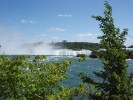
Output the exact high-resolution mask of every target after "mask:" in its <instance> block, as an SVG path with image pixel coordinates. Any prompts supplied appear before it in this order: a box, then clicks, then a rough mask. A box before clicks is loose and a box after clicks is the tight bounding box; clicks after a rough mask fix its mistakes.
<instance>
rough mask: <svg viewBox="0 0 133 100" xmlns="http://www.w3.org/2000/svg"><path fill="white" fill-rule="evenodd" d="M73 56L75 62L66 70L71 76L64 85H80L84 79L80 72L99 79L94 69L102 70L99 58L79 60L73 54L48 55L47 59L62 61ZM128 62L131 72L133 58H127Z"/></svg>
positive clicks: (129, 71)
mask: <svg viewBox="0 0 133 100" xmlns="http://www.w3.org/2000/svg"><path fill="white" fill-rule="evenodd" d="M73 58H74V59H75V62H74V63H72V64H71V65H70V66H69V67H68V71H67V72H66V74H67V75H68V76H69V78H68V79H67V80H65V81H63V82H62V84H63V85H65V86H67V87H74V86H77V85H79V84H80V83H81V82H82V80H81V79H80V77H79V74H80V73H85V74H86V75H87V76H89V77H91V78H93V79H96V80H99V79H98V78H97V77H95V75H94V74H93V71H100V70H102V67H101V66H102V64H101V62H100V60H99V59H93V58H86V60H85V61H83V62H79V61H78V59H79V58H76V57H73V56H47V61H48V62H51V61H61V60H63V59H73ZM127 62H128V65H129V68H128V73H131V72H132V71H133V60H127Z"/></svg>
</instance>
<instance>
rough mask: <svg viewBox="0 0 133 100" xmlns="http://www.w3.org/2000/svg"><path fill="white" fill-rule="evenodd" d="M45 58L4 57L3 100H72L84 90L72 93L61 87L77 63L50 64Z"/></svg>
mask: <svg viewBox="0 0 133 100" xmlns="http://www.w3.org/2000/svg"><path fill="white" fill-rule="evenodd" d="M44 59H46V57H45V56H16V57H9V56H6V55H0V99H1V100H56V99H57V100H61V99H72V96H73V95H75V92H76V91H80V90H81V88H78V87H77V88H73V89H69V88H66V87H64V86H63V85H62V84H61V81H63V80H65V79H66V78H67V75H66V74H65V73H66V71H67V69H68V66H69V65H70V64H71V63H72V61H73V60H70V61H68V60H64V61H62V62H53V63H48V62H45V61H43V60H44Z"/></svg>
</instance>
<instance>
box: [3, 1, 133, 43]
mask: <svg viewBox="0 0 133 100" xmlns="http://www.w3.org/2000/svg"><path fill="white" fill-rule="evenodd" d="M108 2H109V4H110V5H111V6H112V8H113V18H114V21H115V25H116V26H117V27H119V28H120V29H121V31H122V29H123V28H128V29H129V32H128V33H129V35H130V36H133V6H132V5H133V1H132V0H108ZM103 11H104V0H0V44H2V43H3V42H7V43H9V42H12V41H14V43H18V42H25V43H27V42H40V41H42V42H46V43H47V42H51V41H55V42H58V41H62V40H67V41H70V42H73V41H82V42H98V41H99V40H97V36H99V35H102V32H101V31H100V29H99V26H98V24H99V23H98V22H97V21H95V19H92V18H91V16H92V15H103ZM130 36H127V42H126V45H131V44H133V38H131V37H130Z"/></svg>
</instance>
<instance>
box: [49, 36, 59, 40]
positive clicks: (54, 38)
mask: <svg viewBox="0 0 133 100" xmlns="http://www.w3.org/2000/svg"><path fill="white" fill-rule="evenodd" d="M49 38H50V39H53V40H58V39H59V37H55V36H53V37H49Z"/></svg>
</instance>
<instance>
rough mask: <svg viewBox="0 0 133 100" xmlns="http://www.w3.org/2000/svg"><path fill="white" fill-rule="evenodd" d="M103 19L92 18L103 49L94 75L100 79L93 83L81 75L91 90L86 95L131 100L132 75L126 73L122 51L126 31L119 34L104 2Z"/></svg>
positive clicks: (124, 57)
mask: <svg viewBox="0 0 133 100" xmlns="http://www.w3.org/2000/svg"><path fill="white" fill-rule="evenodd" d="M104 5H105V8H106V9H105V10H104V17H101V16H93V18H95V19H96V20H98V21H99V22H100V24H99V27H100V28H101V31H102V32H103V36H101V37H99V39H101V41H100V43H101V45H102V46H103V47H104V48H105V51H103V53H102V56H99V59H100V60H101V62H102V64H103V66H102V68H103V70H101V71H100V72H94V74H95V75H96V76H97V77H99V78H101V81H95V80H93V79H92V78H90V77H87V76H85V75H84V74H81V75H80V76H81V78H82V79H83V81H84V82H86V83H88V85H89V87H91V88H92V87H93V90H92V91H90V89H89V90H88V95H89V97H90V98H91V99H93V100H131V97H132V95H133V91H132V78H133V73H131V74H130V75H129V74H128V73H127V68H128V65H127V62H126V54H125V52H124V50H123V49H122V45H123V44H124V42H125V35H126V34H127V29H124V30H123V32H120V29H119V28H116V27H115V25H114V21H113V18H112V7H111V6H110V5H109V4H108V2H107V1H106V2H105V4H104Z"/></svg>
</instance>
